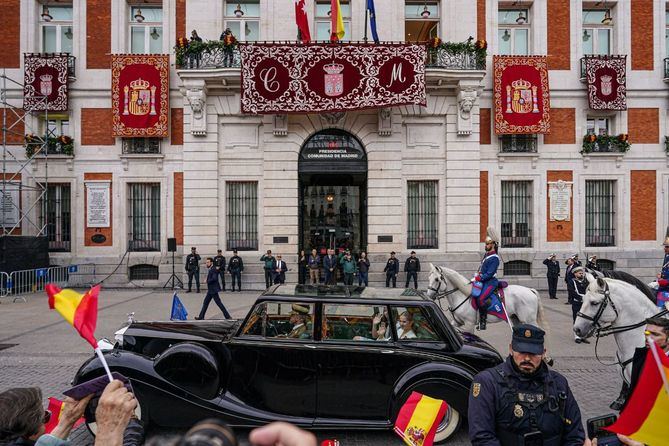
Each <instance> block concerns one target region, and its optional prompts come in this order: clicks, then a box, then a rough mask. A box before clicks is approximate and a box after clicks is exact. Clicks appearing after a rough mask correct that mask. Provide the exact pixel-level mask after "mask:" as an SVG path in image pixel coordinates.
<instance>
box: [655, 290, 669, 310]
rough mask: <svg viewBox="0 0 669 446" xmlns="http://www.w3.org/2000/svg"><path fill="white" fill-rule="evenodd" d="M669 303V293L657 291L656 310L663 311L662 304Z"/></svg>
mask: <svg viewBox="0 0 669 446" xmlns="http://www.w3.org/2000/svg"><path fill="white" fill-rule="evenodd" d="M666 302H669V291H658V292H657V306H658V308H660V309H662V310H664V308H665V307H664V304H665V303H666Z"/></svg>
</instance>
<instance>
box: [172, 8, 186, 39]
mask: <svg viewBox="0 0 669 446" xmlns="http://www.w3.org/2000/svg"><path fill="white" fill-rule="evenodd" d="M176 1H177V4H176V15H177V26H176V37H175V39H174V40H175V41H176V39H178V38H179V37H190V33H188V34H187V33H186V0H176Z"/></svg>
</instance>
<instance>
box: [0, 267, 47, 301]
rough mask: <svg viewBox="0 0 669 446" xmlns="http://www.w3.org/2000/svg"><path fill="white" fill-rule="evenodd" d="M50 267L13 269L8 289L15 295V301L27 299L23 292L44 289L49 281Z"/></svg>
mask: <svg viewBox="0 0 669 446" xmlns="http://www.w3.org/2000/svg"><path fill="white" fill-rule="evenodd" d="M48 276H49V268H37V269H24V270H21V271H13V272H12V273H11V274H10V275H9V281H8V283H7V289H8V292H9V294H11V295H13V296H15V297H14V302H16V301H17V300H19V299H21V300H23V301H24V302H25V301H26V300H25V298H24V297H22V296H21V294H29V293H36V292H38V291H43V290H44V286H45V285H46V284H47V283H49V280H48V279H49V277H48Z"/></svg>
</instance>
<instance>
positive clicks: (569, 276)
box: [564, 260, 581, 286]
mask: <svg viewBox="0 0 669 446" xmlns="http://www.w3.org/2000/svg"><path fill="white" fill-rule="evenodd" d="M577 266H581V262H579V261H578V260H577V261H576V262H574V263H572V264H571V265H569V266H568V267H567V269H566V270H565V271H564V281H565V282H567V286H569V283H570V282H571V281H572V280H573V279H574V273H573V272H572V271H573V270H574V268H576V267H577Z"/></svg>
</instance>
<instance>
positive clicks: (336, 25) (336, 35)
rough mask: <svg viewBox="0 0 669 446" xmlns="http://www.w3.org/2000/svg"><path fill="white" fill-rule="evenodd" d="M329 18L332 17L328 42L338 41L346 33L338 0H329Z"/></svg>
mask: <svg viewBox="0 0 669 446" xmlns="http://www.w3.org/2000/svg"><path fill="white" fill-rule="evenodd" d="M330 18H331V19H332V24H331V25H330V29H331V31H330V42H338V41H339V40H341V39H343V38H344V35H345V34H346V31H345V30H344V19H343V18H342V15H341V5H340V4H339V0H330Z"/></svg>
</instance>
